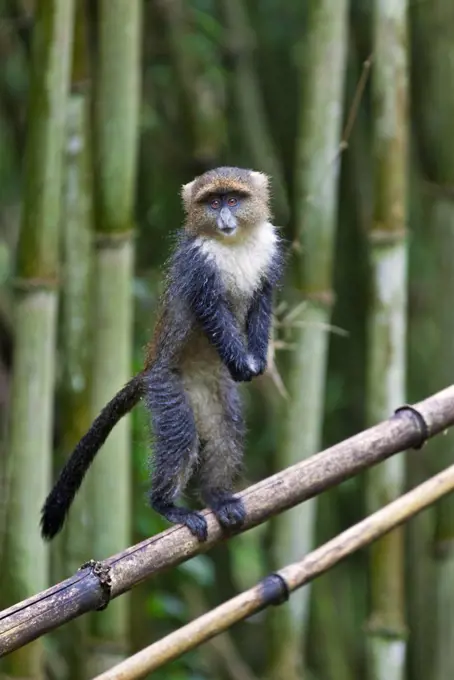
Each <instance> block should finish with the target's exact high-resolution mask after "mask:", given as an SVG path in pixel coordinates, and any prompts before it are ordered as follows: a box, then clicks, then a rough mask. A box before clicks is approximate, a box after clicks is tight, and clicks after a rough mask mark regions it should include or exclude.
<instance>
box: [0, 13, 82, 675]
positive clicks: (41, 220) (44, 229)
mask: <svg viewBox="0 0 454 680" xmlns="http://www.w3.org/2000/svg"><path fill="white" fill-rule="evenodd" d="M72 22H73V2H72V0H49V2H46V3H39V4H38V6H37V13H36V20H35V28H34V38H33V54H32V66H31V68H32V73H31V81H30V88H31V89H30V101H29V109H28V130H27V142H26V158H25V175H24V200H23V212H22V223H21V230H20V236H19V244H18V261H17V281H16V310H15V312H16V322H15V353H14V375H13V384H12V403H11V425H10V457H9V468H10V469H9V487H8V488H9V499H8V522H7V573H6V574H5V580H6V585H4V586H3V590H4V592H5V593H7V596H8V597H9V598H11V599H12V601H13V602H15V601H18V600H20V599H22V598H24V597H28V596H30V595H33V594H34V593H36V592H37V591H39V590H41V589H42V588H45V587H46V585H47V583H48V576H49V573H48V572H49V559H48V558H49V553H48V548H47V546H46V545H45V544H44V543H43V541H42V539H41V536H40V534H39V530H38V519H39V515H40V509H41V505H42V502H43V499H44V498H45V497H46V494H47V493H48V491H49V488H50V477H51V474H50V473H51V452H52V412H53V388H54V371H55V331H56V312H57V300H58V295H57V276H58V260H59V226H60V193H61V172H62V150H63V142H64V129H65V116H66V96H67V90H68V83H69V67H70V55H71V52H70V49H71V37H72ZM6 668H7V671H8V673H9V674H10V676H11V677H21V678H33V679H37V678H41V677H43V673H44V668H43V647H42V643H40V642H36V643H33V644H31V645H29V646H27V647H25V648H24V649H22V650H20V651H18V652H17V653H15V654H13V655H12V656H11V657H10V658H9V659H8V662H7V665H6Z"/></svg>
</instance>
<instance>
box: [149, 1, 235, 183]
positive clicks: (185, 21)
mask: <svg viewBox="0 0 454 680" xmlns="http://www.w3.org/2000/svg"><path fill="white" fill-rule="evenodd" d="M159 9H160V11H161V12H162V13H163V16H164V19H165V22H166V25H167V33H168V41H169V48H170V50H169V51H170V56H171V60H172V64H173V69H174V72H175V76H176V80H177V83H178V95H179V99H180V102H181V114H182V116H183V120H184V122H185V123H186V128H187V133H188V136H189V138H190V142H191V150H192V153H193V156H194V159H195V163H196V168H197V169H196V172H202V171H205V170H208V169H210V168H213V167H215V166H216V165H219V159H220V157H221V153H222V151H223V150H224V146H225V143H226V133H227V129H226V122H225V119H224V115H223V110H222V107H221V100H222V99H223V98H224V97H223V92H219V88H216V87H215V86H214V84H213V83H210V82H208V81H207V76H206V75H205V76H203V75H202V74H203V70H204V69H203V67H204V66H206V65H203V64H202V65H201V64H199V63H198V59H197V58H196V56H195V55H194V54H193V52H192V51H191V47H190V44H189V38H190V25H191V24H190V22H191V19H192V17H191V8H190V7H189V5H188V3H187V2H184V0H172V2H163V3H160V4H159ZM205 70H206V69H205Z"/></svg>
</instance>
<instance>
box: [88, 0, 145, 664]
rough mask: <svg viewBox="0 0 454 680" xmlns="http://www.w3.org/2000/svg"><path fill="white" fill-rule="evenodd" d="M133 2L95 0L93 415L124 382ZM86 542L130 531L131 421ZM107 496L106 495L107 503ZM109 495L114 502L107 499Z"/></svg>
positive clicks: (111, 631) (94, 503) (109, 633)
mask: <svg viewBox="0 0 454 680" xmlns="http://www.w3.org/2000/svg"><path fill="white" fill-rule="evenodd" d="M140 14H141V3H140V1H139V0H101V2H100V3H99V24H98V30H99V35H98V38H99V54H98V64H97V67H98V68H97V77H96V87H95V97H94V113H95V116H94V152H95V178H96V182H95V194H94V204H95V231H96V249H95V262H94V269H95V285H94V293H93V308H94V314H95V317H94V319H95V321H94V332H93V371H92V394H91V411H92V415H93V416H95V415H98V413H99V412H100V411H101V409H102V408H103V407H104V405H105V404H106V403H107V402H108V401H109V400H110V399H111V398H112V396H113V395H114V394H115V393H116V392H117V391H118V390H119V389H120V388H121V387H122V386H123V385H124V384H125V383H126V382H127V381H128V379H129V378H130V375H131V359H132V279H133V272H134V244H133V206H134V195H135V194H134V191H135V180H136V166H137V161H136V159H137V139H138V117H139V95H140V82H139V80H140V44H141V37H140V25H141V23H140ZM88 485H89V491H88V493H89V496H90V510H91V514H92V535H93V545H94V546H96V550H97V551H99V555H100V556H102V557H106V556H107V555H109V554H111V553H112V552H114V551H116V550H121V549H122V548H123V547H125V546H127V545H128V544H129V542H130V535H131V452H130V418H129V417H126V418H124V419H122V421H121V422H120V423H118V425H117V426H116V428H115V429H114V431H113V432H112V433H111V434H110V436H109V438H108V440H107V441H106V442H105V444H104V446H103V455H102V456H99V457H98V458H97V459H96V460H95V461H94V463H93V471H92V474H91V479H90V480H89V482H88ZM113 499H114V501H113ZM112 501H113V502H112ZM128 608H129V598H124V599H122V600H120V601H118V602H116V603H114V606H113V607H109V610H108V611H107V612H106V614H105V615H104V616H102V617H94V618H93V621H92V634H93V635H92V654H91V658H90V664H89V668H90V673H92V674H94V673H98V672H100V671H101V670H102V669H103V668H105V667H109V666H111V665H112V663H115V662H117V661H118V660H119V659H120V658H122V657H123V655H124V654H125V652H126V650H127V649H128V644H129V643H128V636H129V611H128Z"/></svg>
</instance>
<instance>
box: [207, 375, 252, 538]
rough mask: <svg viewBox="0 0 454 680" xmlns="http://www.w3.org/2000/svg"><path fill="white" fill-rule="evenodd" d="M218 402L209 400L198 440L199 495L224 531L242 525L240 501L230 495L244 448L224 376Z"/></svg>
mask: <svg viewBox="0 0 454 680" xmlns="http://www.w3.org/2000/svg"><path fill="white" fill-rule="evenodd" d="M216 396H218V399H215V398H214V395H213V398H212V402H211V406H210V411H211V413H210V414H209V415H208V417H207V419H206V421H205V423H209V427H203V432H201V433H200V434H201V437H202V438H203V446H202V448H201V452H200V456H201V464H200V470H199V484H200V493H201V496H202V499H203V501H204V502H205V503H206V504H207V505H208V507H210V508H211V509H212V510H213V512H214V513H215V515H216V517H217V519H218V521H219V523H220V524H221V525H222V526H223V527H224V528H225V529H227V530H229V529H234V528H235V527H238V526H241V524H243V522H244V518H245V516H246V511H245V508H244V504H243V501H242V500H241V498H238V497H236V496H234V495H233V489H234V482H235V479H236V477H237V476H238V474H239V472H240V470H241V465H242V460H243V449H244V435H245V427H244V421H243V414H242V404H241V399H240V395H239V393H238V388H237V385H236V384H235V383H234V382H233V380H232V379H231V378H230V376H229V377H225V378H224V377H223V378H222V382H221V386H220V391H219V393H218V395H216Z"/></svg>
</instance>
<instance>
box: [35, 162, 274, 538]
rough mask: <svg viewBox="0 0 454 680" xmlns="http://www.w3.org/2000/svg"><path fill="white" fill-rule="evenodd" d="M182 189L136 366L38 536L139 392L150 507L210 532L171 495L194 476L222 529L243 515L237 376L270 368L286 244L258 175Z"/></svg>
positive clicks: (55, 518) (64, 507)
mask: <svg viewBox="0 0 454 680" xmlns="http://www.w3.org/2000/svg"><path fill="white" fill-rule="evenodd" d="M182 198H183V205H184V209H185V213H186V221H185V225H184V229H183V230H182V231H181V233H180V235H179V238H178V242H177V246H176V248H175V251H174V253H173V255H172V257H171V259H170V263H169V267H168V273H167V283H166V287H165V292H164V294H163V297H162V300H161V309H160V314H159V318H158V322H157V325H156V329H155V333H154V336H153V339H152V341H151V343H150V345H149V346H148V350H147V355H146V360H145V366H144V369H143V370H142V371H141V373H139V374H138V375H136V376H135V377H133V378H132V379H131V380H130V381H129V382H128V383H127V384H126V386H125V387H123V389H122V390H120V392H118V394H116V395H115V396H114V397H113V399H112V400H111V401H110V402H109V403H108V404H107V406H105V407H104V409H103V410H102V411H101V413H100V415H99V416H98V417H97V418H96V420H95V421H94V422H93V424H92V426H91V428H90V429H89V431H88V432H87V434H86V435H85V436H84V437H83V438H82V439H81V441H80V442H79V444H78V445H77V446H76V448H75V450H74V452H73V453H72V455H71V457H70V458H69V460H68V461H67V463H66V465H65V466H64V468H63V470H62V471H61V473H60V476H59V478H58V480H57V482H56V484H55V486H54V488H53V489H52V491H51V493H50V494H49V496H48V498H47V500H46V502H45V505H44V507H43V510H42V519H41V527H42V534H43V536H44V537H45V538H46V539H51V538H52V537H53V536H55V535H56V534H57V533H58V532H59V531H60V529H61V528H62V526H63V523H64V520H65V517H66V514H67V512H68V510H69V507H70V505H71V503H72V502H73V500H74V497H75V495H76V493H77V490H78V489H79V487H80V485H81V483H82V480H83V478H84V476H85V473H86V472H87V470H88V468H89V466H90V465H91V463H92V461H93V459H94V457H95V455H96V453H97V451H98V450H99V448H100V447H101V446H102V444H103V443H104V441H105V440H106V438H107V436H108V434H109V432H110V431H111V430H112V428H113V427H114V426H115V424H116V423H117V422H118V421H119V420H120V418H122V417H123V416H124V415H125V414H126V413H128V412H129V411H130V410H131V409H132V408H133V407H134V406H135V405H136V404H137V403H138V401H139V400H140V399H143V401H144V403H145V404H146V406H147V407H148V409H149V411H150V415H151V421H152V431H153V435H154V456H153V466H152V476H151V491H150V504H151V506H152V508H154V510H156V511H157V512H159V513H160V514H161V515H163V516H164V517H165V518H166V519H167V520H168V521H170V522H174V523H183V524H185V525H186V526H187V527H188V528H189V529H190V531H191V532H192V533H193V534H194V535H195V536H197V538H198V539H199V540H200V541H203V540H206V537H207V525H206V521H205V518H204V517H203V515H201V514H199V513H197V512H195V511H193V510H189V509H187V508H184V507H181V506H178V505H176V504H175V501H176V499H177V497H178V496H179V495H180V494H181V492H182V491H183V490H184V488H185V486H186V484H187V483H188V482H189V479H190V478H191V477H192V476H193V475H196V480H197V482H198V489H199V491H200V495H201V499H202V501H203V502H204V503H205V504H206V505H208V507H210V508H211V509H212V510H213V511H214V513H215V514H216V517H217V518H218V520H219V522H220V523H221V525H222V526H223V527H224V528H225V529H229V528H234V527H236V526H239V525H241V524H242V522H243V520H244V517H245V509H244V506H243V503H242V501H241V499H240V498H238V497H235V496H234V495H233V486H234V481H235V478H236V475H237V473H238V472H239V469H240V464H241V461H242V457H243V438H244V425H243V417H242V408H241V402H240V397H239V393H238V387H237V383H238V382H246V381H249V380H251V379H252V378H253V377H254V376H258V375H260V374H261V373H263V372H264V370H265V368H266V360H267V350H268V341H269V334H270V325H271V314H272V293H273V288H274V287H275V286H276V284H277V283H278V280H279V279H280V276H281V272H282V268H283V254H282V247H281V242H280V239H279V237H278V235H277V233H276V229H275V227H274V226H273V225H272V224H271V223H270V221H269V220H270V208H269V187H268V178H267V177H266V176H265V175H263V174H262V173H259V172H254V171H252V170H243V169H240V168H229V167H223V168H217V169H215V170H210V171H208V172H206V173H205V174H203V175H201V176H200V177H197V178H196V179H195V180H193V181H192V182H190V183H189V184H186V185H184V186H183V189H182Z"/></svg>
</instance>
